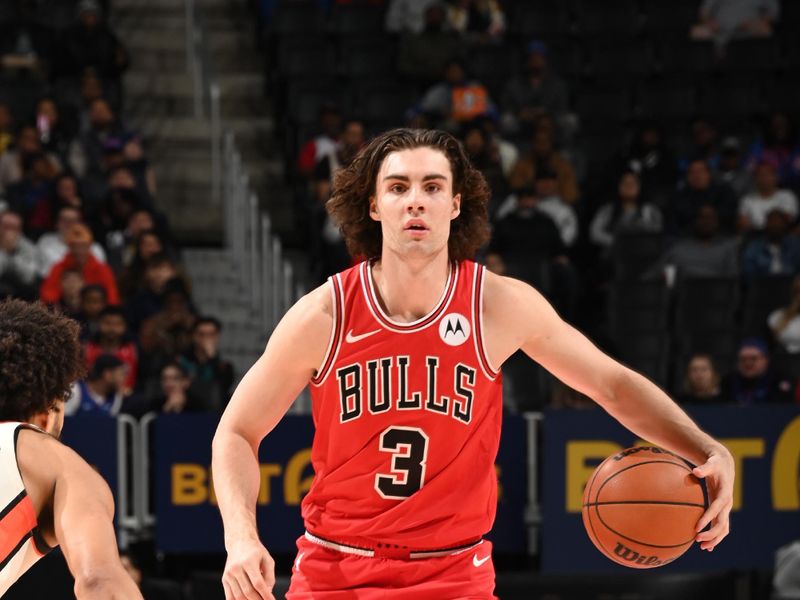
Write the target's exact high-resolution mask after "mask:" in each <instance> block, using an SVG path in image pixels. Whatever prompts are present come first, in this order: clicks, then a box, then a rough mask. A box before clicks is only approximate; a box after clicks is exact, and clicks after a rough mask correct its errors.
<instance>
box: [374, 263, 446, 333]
mask: <svg viewBox="0 0 800 600" xmlns="http://www.w3.org/2000/svg"><path fill="white" fill-rule="evenodd" d="M449 270H450V262H449V259H448V257H447V248H446V247H445V248H444V249H443V252H440V253H439V254H437V255H436V256H434V257H433V258H431V257H426V258H420V259H409V258H408V257H400V256H397V255H395V254H392V253H391V252H384V253H383V256H382V257H381V259H380V260H379V261H377V262H376V263H375V264H374V265H373V267H372V278H373V280H374V284H375V291H376V293H377V295H378V301H379V302H380V303H381V305H382V307H383V309H384V311H385V312H386V314H387V315H388V316H389V317H390V318H392V319H394V320H397V321H400V322H404V321H405V322H411V321H416V320H417V319H419V318H421V317H424V316H425V315H427V314H428V313H429V312H431V311H432V310H433V309H434V308H435V307H436V305H437V304H438V302H439V300H440V299H441V297H442V294H443V293H444V289H445V286H446V285H447V276H448V273H449Z"/></svg>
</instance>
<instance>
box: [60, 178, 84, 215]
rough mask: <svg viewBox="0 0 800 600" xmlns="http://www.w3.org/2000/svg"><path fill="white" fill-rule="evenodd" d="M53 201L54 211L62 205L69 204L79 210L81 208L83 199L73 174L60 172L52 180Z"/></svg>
mask: <svg viewBox="0 0 800 600" xmlns="http://www.w3.org/2000/svg"><path fill="white" fill-rule="evenodd" d="M53 185H54V196H53V202H54V204H55V208H56V211H58V209H60V208H61V207H63V206H71V207H72V208H77V209H78V210H79V211H80V210H82V209H83V199H82V198H81V195H80V193H79V192H78V181H77V180H76V179H75V176H74V175H70V174H69V173H63V172H62V173H61V174H59V176H58V177H56V179H55V182H54V184H53Z"/></svg>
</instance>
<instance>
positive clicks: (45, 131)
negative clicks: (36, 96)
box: [36, 97, 74, 162]
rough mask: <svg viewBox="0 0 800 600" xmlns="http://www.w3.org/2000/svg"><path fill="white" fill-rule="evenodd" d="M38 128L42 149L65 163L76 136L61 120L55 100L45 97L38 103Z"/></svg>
mask: <svg viewBox="0 0 800 600" xmlns="http://www.w3.org/2000/svg"><path fill="white" fill-rule="evenodd" d="M36 128H37V129H38V130H39V139H40V140H41V143H42V149H43V150H44V151H45V152H49V153H52V154H53V155H55V156H57V157H58V159H59V161H61V162H64V161H65V160H66V158H67V156H68V153H69V145H70V143H71V141H72V138H73V137H74V134H73V132H72V131H70V126H69V125H68V124H67V123H65V122H64V120H63V119H62V118H61V111H59V108H58V104H56V101H55V99H53V98H48V97H45V98H41V99H40V100H39V101H38V102H37V103H36Z"/></svg>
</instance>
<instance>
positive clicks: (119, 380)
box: [64, 354, 128, 417]
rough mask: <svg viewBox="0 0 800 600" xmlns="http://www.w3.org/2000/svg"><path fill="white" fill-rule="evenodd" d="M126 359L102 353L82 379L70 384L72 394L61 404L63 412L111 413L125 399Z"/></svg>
mask: <svg viewBox="0 0 800 600" xmlns="http://www.w3.org/2000/svg"><path fill="white" fill-rule="evenodd" d="M126 376H127V373H126V367H125V363H123V362H122V361H121V360H120V359H118V358H117V357H116V356H113V355H111V354H102V355H100V356H99V357H97V360H95V361H94V366H92V370H91V371H89V376H88V378H87V379H85V380H81V381H79V382H77V383H76V384H75V385H73V386H72V394H71V396H70V397H69V399H67V402H66V404H65V405H64V414H66V415H67V416H69V415H75V416H81V415H107V416H111V417H114V416H116V415H118V414H119V413H120V412H121V411H122V409H123V403H125V401H126V400H127V398H126V396H128V394H126V393H125V392H124V390H125V378H126Z"/></svg>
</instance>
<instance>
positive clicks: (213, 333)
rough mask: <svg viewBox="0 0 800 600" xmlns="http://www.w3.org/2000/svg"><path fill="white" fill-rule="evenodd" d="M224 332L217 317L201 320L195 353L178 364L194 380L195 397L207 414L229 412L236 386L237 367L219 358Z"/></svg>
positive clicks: (194, 338)
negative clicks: (234, 382) (220, 337)
mask: <svg viewBox="0 0 800 600" xmlns="http://www.w3.org/2000/svg"><path fill="white" fill-rule="evenodd" d="M221 330H222V324H221V323H220V322H219V321H218V320H217V319H215V318H214V317H199V318H198V319H197V321H195V323H194V328H193V329H192V347H191V349H190V350H189V351H188V352H186V353H184V354H182V355H181V356H180V357H179V358H178V360H177V362H178V364H179V365H180V366H181V367H183V369H184V371H185V372H186V373H187V374H188V375H189V378H190V379H191V382H192V383H191V386H190V388H189V390H190V392H191V394H192V395H193V396H194V397H196V398H197V399H198V400H199V403H200V405H202V406H203V409H204V410H208V411H215V412H222V410H223V409H224V408H225V406H226V405H227V403H228V399H229V398H230V393H231V386H232V385H233V366H231V364H230V363H229V362H227V361H225V360H222V358H220V355H219V336H220V331H221ZM162 373H163V371H162Z"/></svg>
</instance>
